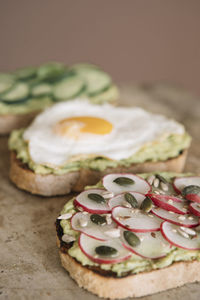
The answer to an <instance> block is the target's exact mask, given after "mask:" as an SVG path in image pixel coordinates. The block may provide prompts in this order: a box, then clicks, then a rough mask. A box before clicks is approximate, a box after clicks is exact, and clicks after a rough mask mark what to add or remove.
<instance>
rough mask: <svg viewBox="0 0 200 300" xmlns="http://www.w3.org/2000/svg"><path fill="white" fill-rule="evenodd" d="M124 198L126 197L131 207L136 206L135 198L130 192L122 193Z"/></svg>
mask: <svg viewBox="0 0 200 300" xmlns="http://www.w3.org/2000/svg"><path fill="white" fill-rule="evenodd" d="M124 198H125V199H126V201H127V202H128V203H129V204H130V205H131V206H132V207H133V208H137V207H138V202H137V200H136V198H135V197H134V196H133V195H132V194H130V193H126V194H124Z"/></svg>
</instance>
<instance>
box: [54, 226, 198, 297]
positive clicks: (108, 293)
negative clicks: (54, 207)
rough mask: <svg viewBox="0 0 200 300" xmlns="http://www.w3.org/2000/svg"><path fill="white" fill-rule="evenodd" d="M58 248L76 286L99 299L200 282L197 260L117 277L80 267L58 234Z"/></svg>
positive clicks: (139, 295)
mask: <svg viewBox="0 0 200 300" xmlns="http://www.w3.org/2000/svg"><path fill="white" fill-rule="evenodd" d="M57 245H58V247H59V249H60V250H59V254H60V258H61V263H62V266H63V267H64V268H65V269H66V270H67V271H68V272H69V274H70V276H71V277H72V278H73V279H74V280H75V281H76V282H77V283H78V285H79V287H82V288H84V289H86V290H88V291H90V292H92V293H94V294H96V295H98V296H99V297H103V298H109V299H122V298H127V297H141V296H146V295H150V294H154V293H158V292H161V291H165V290H168V289H172V288H176V287H180V286H182V285H184V284H186V283H191V282H197V281H200V272H199V268H200V262H198V261H189V262H175V263H173V264H172V265H170V266H169V267H166V268H163V269H158V270H153V271H150V272H143V273H139V274H134V275H127V276H126V277H121V278H118V277H114V276H112V275H109V276H108V275H107V274H106V273H105V274H104V273H101V272H98V270H93V269H89V268H87V267H84V266H82V265H81V264H80V263H79V262H78V261H77V260H75V259H74V258H73V257H71V256H70V255H68V253H67V251H66V250H64V249H63V247H62V246H61V242H60V237H59V235H58V232H57Z"/></svg>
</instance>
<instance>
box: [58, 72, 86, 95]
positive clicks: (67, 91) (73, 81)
mask: <svg viewBox="0 0 200 300" xmlns="http://www.w3.org/2000/svg"><path fill="white" fill-rule="evenodd" d="M84 88H85V83H84V81H83V80H82V79H81V78H80V77H78V76H72V77H67V78H66V79H63V80H61V81H60V82H58V83H57V84H55V86H54V89H53V95H54V97H55V98H56V99H58V100H65V99H70V98H74V97H76V96H78V95H80V94H81V93H82V91H83V90H84Z"/></svg>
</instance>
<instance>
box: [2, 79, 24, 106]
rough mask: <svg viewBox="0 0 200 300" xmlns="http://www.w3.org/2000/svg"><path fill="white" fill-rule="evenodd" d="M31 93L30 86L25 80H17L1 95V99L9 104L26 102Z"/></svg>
mask: <svg viewBox="0 0 200 300" xmlns="http://www.w3.org/2000/svg"><path fill="white" fill-rule="evenodd" d="M28 95H29V87H28V85H27V84H26V83H24V82H17V83H16V84H15V85H14V86H13V88H12V89H10V90H9V91H8V92H7V93H5V94H3V95H2V96H1V101H3V102H5V103H8V104H15V103H18V102H22V101H23V102H24V101H25V99H27V97H28Z"/></svg>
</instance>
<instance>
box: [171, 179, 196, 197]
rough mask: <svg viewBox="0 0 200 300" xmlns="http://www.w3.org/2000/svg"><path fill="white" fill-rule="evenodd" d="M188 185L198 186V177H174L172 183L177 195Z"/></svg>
mask: <svg viewBox="0 0 200 300" xmlns="http://www.w3.org/2000/svg"><path fill="white" fill-rule="evenodd" d="M188 185H197V186H200V176H190V177H176V178H175V179H174V181H173V187H174V189H175V191H176V192H177V193H178V194H181V192H182V190H183V189H184V188H185V187H186V186H188Z"/></svg>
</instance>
